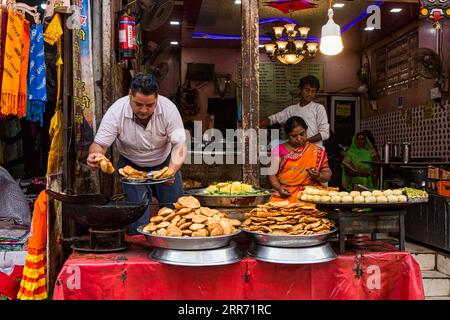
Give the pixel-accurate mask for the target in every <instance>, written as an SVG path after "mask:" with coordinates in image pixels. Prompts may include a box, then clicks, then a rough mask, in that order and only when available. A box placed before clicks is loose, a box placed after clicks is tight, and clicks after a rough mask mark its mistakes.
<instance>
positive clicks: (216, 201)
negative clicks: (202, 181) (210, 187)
mask: <svg viewBox="0 0 450 320" xmlns="http://www.w3.org/2000/svg"><path fill="white" fill-rule="evenodd" d="M256 190H259V191H266V192H267V193H265V194H249V195H209V194H207V193H206V188H200V189H191V190H187V191H186V192H185V193H186V194H187V195H190V196H194V197H196V198H197V199H198V201H200V203H201V205H202V206H204V207H255V206H257V205H258V204H264V203H266V202H268V201H269V200H270V197H271V196H272V195H273V194H274V193H276V192H275V191H274V190H270V189H262V188H256Z"/></svg>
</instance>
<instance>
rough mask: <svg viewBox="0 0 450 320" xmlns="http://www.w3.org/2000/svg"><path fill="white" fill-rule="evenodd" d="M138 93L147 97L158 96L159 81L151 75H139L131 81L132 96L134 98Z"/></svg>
mask: <svg viewBox="0 0 450 320" xmlns="http://www.w3.org/2000/svg"><path fill="white" fill-rule="evenodd" d="M137 92H139V93H142V94H143V95H146V96H148V95H151V94H156V95H157V94H158V93H159V83H158V79H156V77H155V76H154V75H153V74H151V73H150V74H145V73H137V74H136V75H135V76H134V77H133V80H132V81H131V94H132V95H133V96H134V95H136V93H137Z"/></svg>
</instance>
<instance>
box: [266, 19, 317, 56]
mask: <svg viewBox="0 0 450 320" xmlns="http://www.w3.org/2000/svg"><path fill="white" fill-rule="evenodd" d="M273 30H274V32H275V38H276V41H275V43H266V44H264V48H265V50H266V53H267V55H268V56H269V58H270V60H271V61H273V62H274V61H276V60H278V61H280V62H282V63H284V64H297V63H299V62H301V61H302V60H303V59H304V58H305V56H306V55H308V56H310V57H314V56H315V54H316V53H317V51H318V49H319V43H317V42H308V41H307V37H308V32H309V30H310V29H309V28H308V27H300V28H298V29H297V30H296V25H295V24H294V23H289V24H285V25H284V27H273ZM284 32H286V35H287V38H283V33H284ZM297 33H298V34H299V39H297ZM285 39H286V40H287V41H285Z"/></svg>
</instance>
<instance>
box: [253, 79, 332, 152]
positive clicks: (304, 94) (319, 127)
mask: <svg viewBox="0 0 450 320" xmlns="http://www.w3.org/2000/svg"><path fill="white" fill-rule="evenodd" d="M299 88H300V101H299V103H297V104H294V105H292V106H289V107H287V108H285V109H284V110H282V111H280V112H278V113H275V114H273V115H271V116H269V118H265V119H263V120H261V122H260V123H259V127H260V128H265V127H267V126H269V125H272V124H281V125H282V124H284V123H285V122H286V121H287V120H288V119H289V118H290V117H293V116H297V117H301V118H303V120H305V122H306V124H307V126H308V141H309V142H311V143H315V144H317V145H319V146H321V147H323V143H322V141H324V140H327V139H328V137H329V135H330V133H329V132H330V125H329V123H328V116H327V112H326V110H325V107H324V106H323V105H321V104H319V103H316V102H314V101H313V100H314V98H315V97H316V94H317V91H319V88H320V82H319V80H318V79H317V78H316V77H314V76H311V75H310V76H305V77H303V78H301V79H300V84H299Z"/></svg>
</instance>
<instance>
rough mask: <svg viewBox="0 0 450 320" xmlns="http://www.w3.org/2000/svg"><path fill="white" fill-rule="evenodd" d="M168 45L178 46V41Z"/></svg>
mask: <svg viewBox="0 0 450 320" xmlns="http://www.w3.org/2000/svg"><path fill="white" fill-rule="evenodd" d="M170 44H171V45H173V46H177V45H178V41H170Z"/></svg>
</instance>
